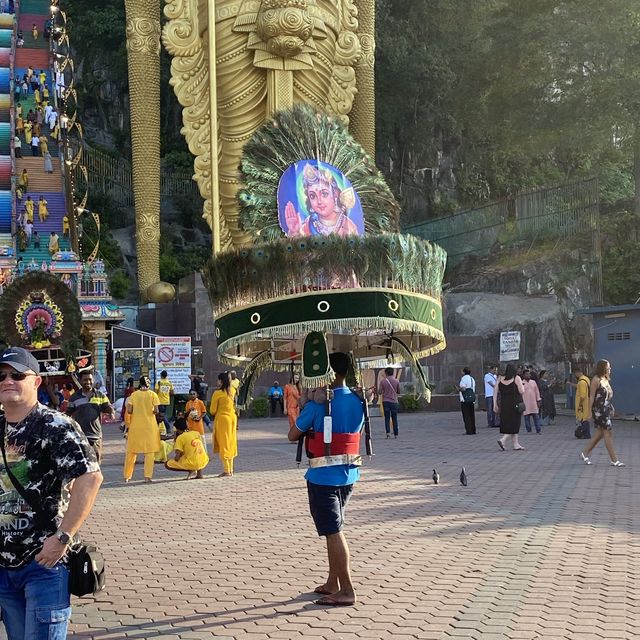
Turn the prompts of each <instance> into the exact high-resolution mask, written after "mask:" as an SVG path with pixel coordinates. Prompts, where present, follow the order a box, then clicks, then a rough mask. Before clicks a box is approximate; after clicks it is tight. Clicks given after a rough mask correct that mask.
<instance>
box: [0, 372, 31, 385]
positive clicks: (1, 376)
mask: <svg viewBox="0 0 640 640" xmlns="http://www.w3.org/2000/svg"><path fill="white" fill-rule="evenodd" d="M34 375H35V373H19V372H18V371H12V372H11V373H7V372H6V371H1V372H0V382H4V381H5V380H6V379H7V378H11V379H12V380H15V381H16V382H22V380H24V379H25V378H27V377H29V376H34Z"/></svg>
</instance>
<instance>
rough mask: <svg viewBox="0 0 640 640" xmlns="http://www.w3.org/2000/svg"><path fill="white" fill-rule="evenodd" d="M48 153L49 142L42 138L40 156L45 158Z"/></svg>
mask: <svg viewBox="0 0 640 640" xmlns="http://www.w3.org/2000/svg"><path fill="white" fill-rule="evenodd" d="M47 151H49V142H48V141H47V138H46V137H45V136H42V137H41V138H40V155H41V156H44V154H45V153H47Z"/></svg>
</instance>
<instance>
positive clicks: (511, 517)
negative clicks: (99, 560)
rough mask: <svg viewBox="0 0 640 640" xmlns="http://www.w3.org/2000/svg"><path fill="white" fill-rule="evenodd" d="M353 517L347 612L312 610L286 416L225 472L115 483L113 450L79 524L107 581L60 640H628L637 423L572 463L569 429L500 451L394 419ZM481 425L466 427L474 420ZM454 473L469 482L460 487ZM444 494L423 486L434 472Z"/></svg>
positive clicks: (119, 451)
mask: <svg viewBox="0 0 640 640" xmlns="http://www.w3.org/2000/svg"><path fill="white" fill-rule="evenodd" d="M401 421H402V422H401V434H400V438H399V439H398V440H393V439H392V440H385V439H383V434H382V432H383V427H382V420H381V419H379V418H376V419H374V421H373V422H374V424H373V427H374V433H375V442H374V444H375V449H376V455H375V458H374V460H373V461H372V462H371V463H368V464H367V466H366V467H365V469H364V472H363V480H362V481H361V482H360V483H359V484H358V486H357V489H356V493H355V496H354V499H353V500H352V502H351V504H350V506H349V523H348V529H347V530H348V537H349V540H350V542H351V549H352V553H353V567H354V573H355V575H354V578H355V582H356V585H357V588H358V596H359V598H360V602H359V603H358V605H357V606H355V607H352V608H342V609H334V610H326V609H323V608H320V607H317V606H316V605H314V604H313V600H314V597H313V595H312V594H311V591H312V589H313V587H314V586H315V585H317V584H320V583H321V582H322V581H323V579H324V576H325V562H326V560H325V549H324V543H323V541H322V540H320V539H318V538H317V536H316V535H315V533H314V530H313V528H312V523H311V520H310V518H309V516H308V512H307V503H306V493H305V489H304V483H303V478H302V474H303V471H302V470H298V469H296V468H295V464H294V455H295V447H294V446H293V445H291V444H289V443H288V442H287V441H286V439H285V437H284V436H285V432H286V425H285V421H284V420H283V419H274V420H260V421H244V422H243V423H242V424H241V430H240V445H239V446H240V456H239V458H238V459H237V462H236V468H237V469H236V470H237V474H236V475H235V477H233V478H230V479H218V478H215V477H214V473H218V472H219V463H218V461H217V459H216V460H213V461H212V463H211V464H210V466H209V469H208V473H209V478H207V479H206V480H204V481H201V482H198V481H191V482H184V481H182V480H180V479H179V478H178V477H175V476H172V475H170V474H169V472H167V471H165V470H163V469H160V467H159V466H157V467H156V482H155V483H154V484H153V485H143V484H142V483H141V475H142V470H141V468H138V469H137V471H136V473H137V476H136V481H134V482H132V483H131V484H129V485H125V484H124V483H123V482H122V481H121V479H120V478H121V462H122V457H123V449H124V445H123V440H122V439H121V438H120V437H119V433H118V434H116V433H112V434H110V435H109V437H108V442H107V445H106V464H105V466H104V471H105V475H106V482H105V484H104V487H103V489H102V491H101V494H100V497H99V500H98V504H97V506H96V509H95V511H94V514H93V515H92V517H91V520H90V522H89V523H88V524H87V525H86V529H85V536H86V537H88V538H89V539H95V540H96V541H97V542H98V543H99V545H100V547H101V548H102V549H103V550H104V551H105V553H106V555H107V558H108V563H109V586H108V588H107V590H106V591H105V592H104V593H103V594H101V595H100V596H99V597H98V598H97V599H95V600H94V599H91V598H84V599H82V600H76V601H75V603H74V615H73V626H72V629H73V632H72V633H71V634H70V637H72V638H78V639H80V638H85V639H89V638H91V639H93V640H109V639H113V640H115V639H123V638H132V639H141V640H143V639H146V638H164V639H169V638H179V639H183V640H206V639H209V638H217V639H218V640H223V639H225V638H227V639H230V638H234V639H247V640H258V639H261V638H273V639H276V638H278V639H282V640H284V639H289V638H291V639H294V638H295V639H301V638H313V639H317V640H320V639H322V638H326V639H331V640H335V639H344V640H347V639H349V640H350V639H356V638H379V639H383V638H393V639H394V640H402V639H404V638H422V639H425V640H429V639H431V640H440V639H446V638H478V639H481V640H493V639H498V638H501V639H502V638H505V639H506V638H511V639H514V640H516V639H520V640H526V639H531V640H533V639H535V638H545V639H552V640H556V639H558V640H562V639H567V640H591V639H596V638H606V639H607V640H608V639H617V638H620V639H628V640H631V639H632V638H634V639H635V638H638V637H640V580H639V578H640V537H639V535H638V534H639V532H640V526H639V525H640V504H639V501H638V497H639V496H640V493H639V485H640V450H639V447H640V445H639V442H640V438H638V436H637V434H636V433H635V432H636V431H639V432H640V425H637V424H634V423H624V424H617V425H616V431H615V438H616V444H617V446H618V449H619V455H620V457H621V459H623V460H624V461H625V462H627V464H628V465H629V466H628V467H627V468H624V469H615V468H612V467H610V466H609V462H608V459H607V457H606V453H605V451H604V449H601V450H597V452H596V454H595V455H594V457H593V459H594V464H593V465H592V466H590V467H587V466H584V465H583V464H581V463H580V462H579V460H578V451H579V448H580V444H581V443H580V442H579V441H577V440H575V439H574V438H573V422H572V421H571V420H570V419H569V418H560V419H559V420H558V424H557V425H555V426H552V427H548V428H546V429H545V432H544V433H543V435H536V434H535V433H534V434H526V433H525V434H524V435H523V436H522V438H521V439H522V442H523V444H524V445H525V446H526V451H519V452H515V451H507V452H504V453H503V452H501V451H499V450H498V446H497V444H496V436H497V433H496V431H497V430H495V429H488V428H486V427H485V426H480V427H479V433H478V435H477V436H475V437H470V436H464V435H463V434H462V433H463V427H462V422H461V419H460V417H459V415H458V414H416V415H411V416H406V415H402V416H401ZM483 421H484V414H480V413H479V414H478V422H479V423H482V422H483ZM462 465H464V466H465V467H466V470H467V474H468V477H469V486H468V487H466V488H465V487H462V486H460V484H459V481H458V476H459V473H460V468H461V467H462ZM434 467H435V468H437V469H438V471H439V472H440V474H441V476H442V484H441V485H439V486H434V485H433V484H432V481H431V474H432V469H433V468H434Z"/></svg>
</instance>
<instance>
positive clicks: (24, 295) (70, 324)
mask: <svg viewBox="0 0 640 640" xmlns="http://www.w3.org/2000/svg"><path fill="white" fill-rule="evenodd" d="M40 294H44V295H46V296H47V297H48V298H49V299H50V300H51V301H52V302H53V303H54V305H55V307H54V306H52V308H53V309H54V311H53V312H54V313H55V314H58V313H59V315H60V316H61V317H60V318H56V321H57V322H58V323H59V326H60V327H61V330H60V332H59V335H58V336H57V338H56V342H57V343H58V344H59V345H60V347H61V348H62V350H63V351H64V352H65V354H66V355H67V356H69V357H71V356H73V355H75V353H76V350H77V349H78V348H79V347H80V346H81V342H80V339H79V336H80V335H81V332H82V313H81V311H80V305H79V303H78V299H77V298H76V296H75V295H74V294H73V292H72V291H71V290H70V289H69V287H68V286H67V285H66V284H64V282H62V281H61V280H60V279H59V278H57V277H56V276H54V275H52V274H50V273H45V272H43V271H32V272H30V273H26V274H25V275H23V276H21V277H19V278H16V279H15V280H14V281H13V282H12V283H11V284H10V285H9V286H8V287H7V288H6V289H5V290H4V293H3V294H2V296H0V333H1V334H2V336H3V337H4V338H5V339H6V341H7V342H8V343H9V344H10V345H12V346H25V342H24V336H23V334H22V333H21V331H20V330H19V324H20V323H19V322H18V321H17V320H19V319H17V318H16V315H17V314H18V312H19V309H20V308H21V307H24V306H25V304H26V303H27V302H28V301H29V300H31V299H34V298H35V299H36V300H37V299H38V298H39V296H40Z"/></svg>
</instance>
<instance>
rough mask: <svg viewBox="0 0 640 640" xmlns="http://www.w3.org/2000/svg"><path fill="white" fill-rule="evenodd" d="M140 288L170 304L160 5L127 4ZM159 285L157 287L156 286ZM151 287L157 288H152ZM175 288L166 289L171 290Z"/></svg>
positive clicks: (128, 0)
mask: <svg viewBox="0 0 640 640" xmlns="http://www.w3.org/2000/svg"><path fill="white" fill-rule="evenodd" d="M125 9H126V13H127V51H128V66H129V96H130V101H131V144H132V151H133V195H134V200H135V207H136V250H137V258H138V287H139V290H140V295H141V297H142V299H143V301H145V302H151V301H153V302H160V301H163V300H166V299H167V297H168V298H169V299H170V298H171V297H172V296H171V295H169V294H170V291H168V290H167V291H164V295H158V294H162V287H161V286H160V287H159V286H158V283H159V280H160V2H158V0H125ZM153 285H155V286H153ZM150 287H151V289H150ZM167 287H169V288H170V289H173V288H172V287H171V285H166V286H165V289H166V288H167Z"/></svg>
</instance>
